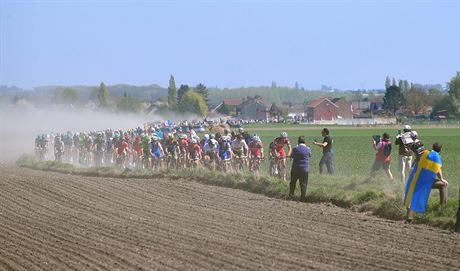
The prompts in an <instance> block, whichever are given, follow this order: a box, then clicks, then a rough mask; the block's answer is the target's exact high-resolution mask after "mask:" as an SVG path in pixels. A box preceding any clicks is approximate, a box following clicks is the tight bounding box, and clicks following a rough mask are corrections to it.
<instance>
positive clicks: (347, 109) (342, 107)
mask: <svg viewBox="0 0 460 271" xmlns="http://www.w3.org/2000/svg"><path fill="white" fill-rule="evenodd" d="M331 101H332V102H333V103H334V104H335V105H337V106H338V108H337V118H339V119H352V118H353V110H352V103H351V102H347V100H346V99H345V98H344V97H342V98H334V99H332V100H331Z"/></svg>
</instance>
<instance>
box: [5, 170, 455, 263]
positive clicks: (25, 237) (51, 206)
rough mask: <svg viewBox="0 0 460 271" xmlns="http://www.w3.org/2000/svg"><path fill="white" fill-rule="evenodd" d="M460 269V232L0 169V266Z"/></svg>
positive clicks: (188, 185)
mask: <svg viewBox="0 0 460 271" xmlns="http://www.w3.org/2000/svg"><path fill="white" fill-rule="evenodd" d="M197 269H201V270H244V269H249V270H307V269H308V270H313V269H314V270H439V271H441V270H460V236H459V235H456V234H451V233H449V232H447V231H443V230H439V229H436V228H431V227H427V226H420V225H405V224H403V223H402V222H394V221H388V220H384V219H379V218H376V217H373V216H368V215H365V214H360V213H356V212H352V211H350V210H346V209H341V208H339V207H335V206H329V205H326V204H305V203H299V202H291V201H284V200H277V199H272V198H268V197H265V196H261V195H256V194H251V193H247V192H244V191H239V190H234V189H228V188H221V187H215V186H207V185H203V184H199V183H195V182H192V181H187V180H166V179H114V178H95V177H82V176H72V175H64V174H57V173H50V172H42V171H34V170H28V169H23V168H17V167H13V166H0V270H197Z"/></svg>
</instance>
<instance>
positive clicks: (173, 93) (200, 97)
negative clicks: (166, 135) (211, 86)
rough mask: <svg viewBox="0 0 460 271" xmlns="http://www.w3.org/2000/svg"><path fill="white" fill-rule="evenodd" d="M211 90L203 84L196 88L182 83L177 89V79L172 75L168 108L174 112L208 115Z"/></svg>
mask: <svg viewBox="0 0 460 271" xmlns="http://www.w3.org/2000/svg"><path fill="white" fill-rule="evenodd" d="M208 97H209V91H208V89H207V87H206V86H205V85H203V84H201V83H200V84H198V85H197V86H196V87H195V88H191V87H189V86H188V85H181V86H180V87H179V89H176V80H175V79H174V76H172V75H171V77H170V78H169V85H168V109H169V110H170V111H174V112H181V113H193V114H196V115H199V116H203V117H204V116H206V115H207V114H208V108H209V98H208Z"/></svg>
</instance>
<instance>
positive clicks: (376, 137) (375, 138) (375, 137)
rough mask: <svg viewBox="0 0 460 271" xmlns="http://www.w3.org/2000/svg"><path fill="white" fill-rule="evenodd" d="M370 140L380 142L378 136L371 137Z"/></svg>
mask: <svg viewBox="0 0 460 271" xmlns="http://www.w3.org/2000/svg"><path fill="white" fill-rule="evenodd" d="M372 139H373V140H374V142H380V135H373V136H372Z"/></svg>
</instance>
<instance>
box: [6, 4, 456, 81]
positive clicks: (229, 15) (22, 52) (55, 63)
mask: <svg viewBox="0 0 460 271" xmlns="http://www.w3.org/2000/svg"><path fill="white" fill-rule="evenodd" d="M214 2H215V3H214ZM0 46H1V47H0V85H5V84H6V85H16V86H19V87H25V88H31V87H34V86H40V85H50V84H63V85H77V84H84V85H97V84H99V83H100V82H101V81H104V82H105V83H106V84H109V85H111V84H117V83H127V84H136V85H148V84H153V83H156V84H159V85H161V86H164V87H166V86H167V84H168V80H169V76H170V74H173V75H174V76H175V78H176V83H177V84H189V85H195V84H197V83H199V82H202V83H204V84H205V85H207V86H219V87H238V86H261V85H270V84H271V82H272V81H275V82H276V83H277V84H278V85H280V86H293V85H294V83H295V82H296V81H297V82H299V84H300V85H301V86H304V87H305V88H308V89H318V88H320V87H321V85H322V84H327V85H331V86H332V87H335V88H340V89H358V88H384V81H385V77H386V76H387V75H389V76H391V77H396V79H398V78H400V79H407V80H409V81H410V82H416V83H441V84H443V85H444V84H445V82H447V81H449V80H450V78H452V77H453V76H454V75H455V72H456V71H457V70H460V0H450V1H448V0H432V1H423V0H406V1H403V0H401V1H397V0H387V1H384V0H383V1H373V0H370V1H357V0H344V1H341V0H317V1H295V0H284V1H283V0H277V1H261V0H259V1H257V0H248V1H242V0H240V1H230V0H225V1H217V0H216V1H210V0H208V1H204V0H203V1H185V0H183V1H174V0H170V1H166V0H164V1H104V0H80V1H76V0H71V1H53V0H46V1H45V0H42V1H14V0H0Z"/></svg>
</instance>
